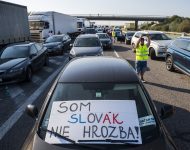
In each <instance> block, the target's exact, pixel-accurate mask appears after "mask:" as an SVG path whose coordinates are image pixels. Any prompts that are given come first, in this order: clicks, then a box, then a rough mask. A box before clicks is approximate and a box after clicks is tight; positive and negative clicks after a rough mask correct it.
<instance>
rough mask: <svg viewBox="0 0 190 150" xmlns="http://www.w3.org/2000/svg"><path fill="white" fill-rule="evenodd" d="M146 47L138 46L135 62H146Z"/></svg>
mask: <svg viewBox="0 0 190 150" xmlns="http://www.w3.org/2000/svg"><path fill="white" fill-rule="evenodd" d="M148 54H149V53H148V47H147V46H146V44H144V45H143V46H142V45H141V44H139V46H138V48H137V49H136V60H137V61H147V60H148Z"/></svg>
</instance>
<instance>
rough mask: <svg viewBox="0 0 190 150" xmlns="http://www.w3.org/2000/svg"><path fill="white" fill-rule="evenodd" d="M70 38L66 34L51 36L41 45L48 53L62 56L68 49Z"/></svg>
mask: <svg viewBox="0 0 190 150" xmlns="http://www.w3.org/2000/svg"><path fill="white" fill-rule="evenodd" d="M70 44H71V38H70V37H69V35H67V34H62V35H52V36H50V37H48V38H47V39H46V41H45V43H44V44H43V46H45V47H47V51H48V53H49V54H50V55H51V54H52V55H53V54H63V53H64V52H66V51H67V50H69V49H70Z"/></svg>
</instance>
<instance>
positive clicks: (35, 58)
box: [30, 44, 41, 71]
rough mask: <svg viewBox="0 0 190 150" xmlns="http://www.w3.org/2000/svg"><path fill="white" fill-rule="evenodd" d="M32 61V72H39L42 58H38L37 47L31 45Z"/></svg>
mask: <svg viewBox="0 0 190 150" xmlns="http://www.w3.org/2000/svg"><path fill="white" fill-rule="evenodd" d="M30 60H31V66H32V70H34V71H35V70H37V69H39V67H40V65H41V64H40V63H41V62H40V57H39V56H38V50H37V49H36V47H35V45H34V44H33V45H31V47H30Z"/></svg>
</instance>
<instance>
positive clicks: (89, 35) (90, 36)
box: [77, 34, 98, 38]
mask: <svg viewBox="0 0 190 150" xmlns="http://www.w3.org/2000/svg"><path fill="white" fill-rule="evenodd" d="M92 37H98V35H96V34H81V35H79V36H78V37H77V38H92Z"/></svg>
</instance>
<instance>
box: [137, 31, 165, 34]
mask: <svg viewBox="0 0 190 150" xmlns="http://www.w3.org/2000/svg"><path fill="white" fill-rule="evenodd" d="M137 33H142V34H163V32H161V31H138V32H137Z"/></svg>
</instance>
